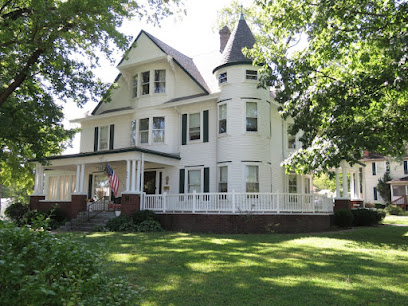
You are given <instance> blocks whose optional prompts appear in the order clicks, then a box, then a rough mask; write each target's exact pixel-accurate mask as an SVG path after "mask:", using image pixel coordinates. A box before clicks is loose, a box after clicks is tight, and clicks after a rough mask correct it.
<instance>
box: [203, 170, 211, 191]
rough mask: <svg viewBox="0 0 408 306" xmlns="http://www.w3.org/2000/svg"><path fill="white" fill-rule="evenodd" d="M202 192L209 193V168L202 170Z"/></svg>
mask: <svg viewBox="0 0 408 306" xmlns="http://www.w3.org/2000/svg"><path fill="white" fill-rule="evenodd" d="M204 192H210V168H204Z"/></svg>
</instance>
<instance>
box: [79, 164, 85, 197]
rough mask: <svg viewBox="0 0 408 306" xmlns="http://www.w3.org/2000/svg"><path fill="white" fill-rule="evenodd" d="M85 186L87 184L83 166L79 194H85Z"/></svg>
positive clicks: (83, 166) (82, 166)
mask: <svg viewBox="0 0 408 306" xmlns="http://www.w3.org/2000/svg"><path fill="white" fill-rule="evenodd" d="M84 184H85V164H81V178H80V181H79V192H80V193H83V192H84Z"/></svg>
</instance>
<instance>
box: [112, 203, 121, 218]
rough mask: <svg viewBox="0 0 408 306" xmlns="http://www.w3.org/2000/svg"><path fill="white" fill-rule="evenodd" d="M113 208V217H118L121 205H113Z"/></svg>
mask: <svg viewBox="0 0 408 306" xmlns="http://www.w3.org/2000/svg"><path fill="white" fill-rule="evenodd" d="M113 205H114V208H115V216H116V217H119V216H120V214H121V213H122V210H121V209H122V205H121V204H113Z"/></svg>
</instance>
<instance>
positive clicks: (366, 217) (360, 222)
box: [351, 208, 378, 226]
mask: <svg viewBox="0 0 408 306" xmlns="http://www.w3.org/2000/svg"><path fill="white" fill-rule="evenodd" d="M351 213H352V214H353V225H354V226H370V225H374V224H378V219H377V212H376V211H375V210H369V209H364V208H360V209H353V210H352V211H351Z"/></svg>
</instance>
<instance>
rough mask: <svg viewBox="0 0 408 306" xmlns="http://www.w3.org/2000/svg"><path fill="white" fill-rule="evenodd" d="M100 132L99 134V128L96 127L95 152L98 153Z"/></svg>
mask: <svg viewBox="0 0 408 306" xmlns="http://www.w3.org/2000/svg"><path fill="white" fill-rule="evenodd" d="M98 132H99V128H98V127H96V128H95V133H94V151H95V152H96V151H98V137H99V136H98Z"/></svg>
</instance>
